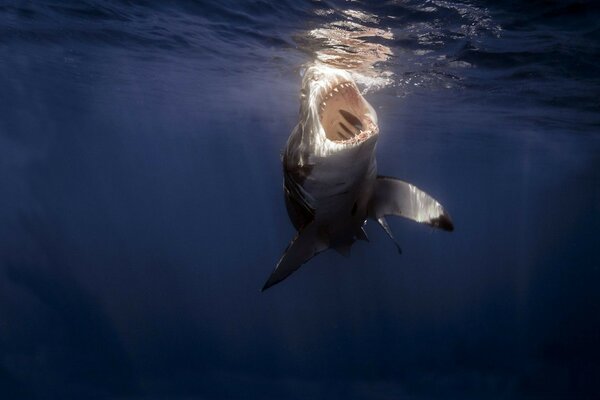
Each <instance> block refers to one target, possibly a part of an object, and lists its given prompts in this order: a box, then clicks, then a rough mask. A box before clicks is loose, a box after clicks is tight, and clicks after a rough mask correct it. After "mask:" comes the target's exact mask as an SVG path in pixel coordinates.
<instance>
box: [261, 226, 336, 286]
mask: <svg viewBox="0 0 600 400" xmlns="http://www.w3.org/2000/svg"><path fill="white" fill-rule="evenodd" d="M328 247H329V246H328V244H327V243H325V242H324V241H323V240H322V239H321V238H319V235H318V230H317V227H316V226H315V224H314V223H310V224H308V225H307V226H305V227H304V228H302V229H301V230H300V231H299V232H298V234H297V235H296V237H295V238H294V240H292V242H291V243H290V245H289V246H288V248H287V250H286V251H285V253H283V256H281V259H280V260H279V262H278V263H277V266H276V267H275V270H274V271H273V272H272V273H271V276H269V279H267V282H266V283H265V285H264V286H263V288H262V290H261V291H265V290H267V289H268V288H270V287H271V286H273V285H275V284H277V283H279V282H281V281H282V280H284V279H285V278H287V277H288V276H290V275H291V274H292V273H294V272H295V271H296V270H297V269H298V268H300V266H301V265H302V264H304V263H305V262H307V261H308V260H310V259H311V258H313V257H314V256H315V255H317V254H318V253H320V252H322V251H324V250H327V248H328Z"/></svg>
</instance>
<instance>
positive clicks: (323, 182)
mask: <svg viewBox="0 0 600 400" xmlns="http://www.w3.org/2000/svg"><path fill="white" fill-rule="evenodd" d="M300 96H301V105H300V120H299V122H298V124H297V125H296V127H295V128H294V130H293V131H292V133H291V135H290V137H289V139H288V142H287V145H286V147H285V150H284V153H283V173H284V185H283V186H284V187H283V189H284V196H285V202H286V207H287V211H288V215H289V216H290V219H291V221H292V223H293V224H294V227H295V228H296V229H297V231H298V233H297V235H296V237H295V238H294V239H293V240H292V242H291V243H290V244H289V246H288V248H287V250H286V251H285V252H284V254H283V256H282V257H281V259H280V260H279V262H278V264H277V266H276V267H275V270H274V271H273V272H272V274H271V275H270V276H269V278H268V279H267V282H266V283H265V285H264V287H263V289H262V290H263V291H264V290H266V289H268V288H269V287H271V286H273V285H275V284H277V283H279V282H281V281H282V280H284V279H285V278H287V277H288V276H289V275H291V274H292V273H293V272H294V271H296V270H297V269H298V268H300V266H301V265H302V264H304V263H305V262H307V261H308V260H310V259H311V258H312V257H314V256H315V255H316V254H318V253H320V252H322V251H325V250H327V249H329V248H333V249H334V250H336V251H338V252H339V253H341V254H345V255H346V254H349V251H350V247H351V246H352V244H353V243H354V242H355V241H356V240H358V239H360V240H368V239H367V235H366V232H365V230H364V226H365V224H366V221H367V219H368V218H371V219H373V220H375V221H377V222H378V223H379V225H381V226H382V227H383V229H384V230H385V231H386V233H387V234H388V236H389V237H390V238H391V239H392V240H394V242H395V243H396V241H395V239H394V237H393V235H392V232H391V230H390V229H389V226H388V224H387V222H386V220H385V217H386V216H388V215H397V216H402V217H405V218H408V219H411V220H414V221H416V222H419V223H424V224H427V225H430V226H433V227H436V228H440V229H443V230H447V231H452V230H453V229H454V226H453V223H452V221H451V219H450V216H449V215H448V213H446V211H445V210H444V208H443V207H442V205H441V204H440V203H439V202H437V201H436V200H435V199H433V198H432V197H431V196H429V195H428V194H427V193H425V192H423V191H421V190H420V189H418V188H417V187H415V186H414V185H412V184H410V183H407V182H403V181H400V180H397V179H395V178H391V177H384V176H378V175H377V162H376V159H375V146H376V143H377V138H378V136H379V127H378V124H377V114H376V112H375V110H374V109H373V107H371V105H370V104H369V103H368V102H367V101H366V100H365V99H364V98H363V96H362V95H361V94H360V92H359V90H358V87H357V86H356V83H355V82H354V80H353V79H352V76H351V75H350V74H349V73H348V72H347V71H344V70H340V69H336V68H332V67H328V66H324V65H313V66H311V67H310V68H308V69H307V71H306V72H305V74H304V77H303V79H302V88H301V91H300ZM396 246H397V247H398V250H399V251H400V247H399V246H398V244H397V243H396Z"/></svg>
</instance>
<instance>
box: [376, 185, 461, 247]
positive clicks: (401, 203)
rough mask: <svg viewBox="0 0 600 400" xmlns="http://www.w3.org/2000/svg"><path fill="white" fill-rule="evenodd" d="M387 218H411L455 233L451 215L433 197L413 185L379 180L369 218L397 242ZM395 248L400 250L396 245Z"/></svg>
mask: <svg viewBox="0 0 600 400" xmlns="http://www.w3.org/2000/svg"><path fill="white" fill-rule="evenodd" d="M386 215H396V216H400V217H404V218H408V219H410V220H413V221H416V222H419V223H422V224H427V225H430V226H433V227H434V228H439V229H442V230H445V231H453V230H454V224H453V223H452V219H451V218H450V215H449V214H448V213H447V212H446V210H444V207H442V205H441V204H440V203H439V202H438V201H437V200H435V199H434V198H433V197H431V196H430V195H428V194H427V193H425V192H424V191H422V190H420V189H419V188H417V187H416V186H415V185H413V184H411V183H408V182H404V181H401V180H399V179H395V178H390V177H386V176H378V177H377V180H376V181H375V188H374V190H373V194H372V197H371V201H370V203H369V217H370V218H372V219H374V220H375V221H377V222H378V223H379V224H380V225H381V226H382V227H383V229H384V230H385V231H386V233H387V234H388V236H390V238H392V240H394V237H393V236H392V232H391V230H390V228H389V226H388V225H387V223H386V222H385V218H384V217H385V216H386ZM394 242H395V240H394ZM396 246H397V247H398V250H400V247H399V246H398V244H397V243H396Z"/></svg>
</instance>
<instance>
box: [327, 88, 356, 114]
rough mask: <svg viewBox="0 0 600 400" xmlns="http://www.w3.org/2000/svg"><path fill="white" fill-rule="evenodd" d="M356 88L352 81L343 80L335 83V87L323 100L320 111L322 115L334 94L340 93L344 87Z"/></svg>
mask: <svg viewBox="0 0 600 400" xmlns="http://www.w3.org/2000/svg"><path fill="white" fill-rule="evenodd" d="M349 88H354V84H353V83H352V82H342V83H339V84H337V85H335V86H334V87H333V88H331V89H330V90H328V91H327V94H326V95H325V97H323V99H322V100H321V104H320V105H319V113H320V114H321V115H322V114H323V111H325V107H326V106H327V100H329V99H331V98H332V97H333V96H336V95H338V94H340V92H341V91H343V90H344V89H349Z"/></svg>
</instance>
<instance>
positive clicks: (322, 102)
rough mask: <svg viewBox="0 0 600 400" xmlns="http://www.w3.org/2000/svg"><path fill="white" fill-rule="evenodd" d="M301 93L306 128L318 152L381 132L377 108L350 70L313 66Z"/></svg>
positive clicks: (322, 153) (329, 151)
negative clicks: (365, 95) (360, 87)
mask: <svg viewBox="0 0 600 400" xmlns="http://www.w3.org/2000/svg"><path fill="white" fill-rule="evenodd" d="M301 94H302V98H303V99H302V100H303V101H302V103H303V104H302V108H303V109H304V110H305V112H306V121H305V125H304V131H305V133H308V135H309V138H307V139H308V142H309V143H310V144H312V147H313V149H312V150H313V153H314V154H315V155H319V156H328V155H331V154H333V153H336V152H338V151H340V150H343V149H347V148H350V147H355V146H357V145H360V144H361V143H363V142H365V141H366V140H367V139H369V138H371V137H373V136H375V135H377V134H378V133H379V127H378V126H377V114H376V113H375V110H374V109H373V107H371V105H370V104H369V103H368V102H367V101H366V100H365V99H364V98H363V96H362V95H361V94H360V92H359V90H358V87H357V86H356V84H355V83H354V81H353V79H352V77H351V75H350V74H349V73H348V72H347V71H344V70H339V69H336V68H331V67H327V66H323V65H316V66H312V67H310V68H309V69H308V70H307V71H306V74H305V75H304V79H303V82H302V91H301Z"/></svg>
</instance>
